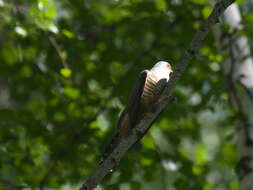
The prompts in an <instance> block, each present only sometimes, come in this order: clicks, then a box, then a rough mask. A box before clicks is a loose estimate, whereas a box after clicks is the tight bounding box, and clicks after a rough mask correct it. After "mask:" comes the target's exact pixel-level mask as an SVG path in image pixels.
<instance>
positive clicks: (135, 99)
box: [117, 70, 149, 136]
mask: <svg viewBox="0 0 253 190" xmlns="http://www.w3.org/2000/svg"><path fill="white" fill-rule="evenodd" d="M148 73H149V71H148V70H144V71H142V72H141V73H140V75H139V78H138V80H137V81H136V83H135V86H134V88H133V90H132V93H131V95H130V98H129V101H128V104H127V106H126V107H125V109H124V110H123V112H122V113H121V115H120V118H119V121H118V124H117V133H118V135H119V136H125V135H126V134H127V133H128V131H129V129H131V128H132V127H133V126H134V125H135V122H136V121H137V118H135V117H137V116H138V113H139V109H140V101H141V97H142V94H143V89H144V87H145V83H146V79H147V76H148Z"/></svg>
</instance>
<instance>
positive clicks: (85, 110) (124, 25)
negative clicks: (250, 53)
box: [0, 0, 253, 190]
mask: <svg viewBox="0 0 253 190" xmlns="http://www.w3.org/2000/svg"><path fill="white" fill-rule="evenodd" d="M239 3H241V4H240V6H241V8H242V9H243V8H244V9H245V10H246V11H245V12H244V14H243V18H244V20H245V22H246V23H247V22H248V23H250V22H252V18H253V14H252V13H250V11H248V12H247V10H248V9H246V8H247V7H246V8H245V7H244V5H243V4H242V2H239ZM211 8H212V3H210V1H206V0H192V1H184V0H171V1H168V0H73V1H70V0H61V1H56V0H37V1H35V0H8V1H7V0H0V18H1V21H0V124H1V125H0V190H9V189H12V190H13V189H40V190H43V189H45V190H46V189H50V190H53V189H62V190H72V189H77V188H78V187H80V185H81V183H82V182H83V181H84V180H85V179H86V178H87V177H88V175H89V174H91V173H92V171H93V170H94V169H95V168H96V167H97V165H98V162H99V160H100V158H101V153H102V152H103V150H104V149H105V145H106V144H108V143H109V141H110V139H111V137H112V136H113V134H114V127H115V124H116V122H117V119H118V116H119V113H120V111H121V110H122V109H123V107H124V105H125V104H126V102H127V100H128V95H129V94H130V92H131V89H132V84H133V83H134V81H135V80H136V78H137V76H138V73H139V72H140V71H142V70H144V69H148V68H151V67H152V66H153V65H154V64H155V63H156V62H157V61H159V60H165V61H168V62H170V63H171V65H172V67H173V66H175V64H176V63H177V61H178V60H179V58H180V56H181V55H182V54H183V53H184V51H185V48H186V47H187V45H188V44H189V42H190V41H191V39H192V37H193V35H194V34H195V32H196V30H197V29H198V27H199V26H200V24H201V23H202V22H203V21H204V20H205V19H206V18H207V16H208V15H209V13H210V12H211V10H212V9H211ZM220 25H222V24H220ZM223 28H224V30H226V28H227V27H223ZM242 32H244V33H245V34H251V35H252V34H253V30H252V28H250V27H245V28H244V30H243V31H242ZM223 59H224V57H223V56H222V55H220V53H219V52H218V50H217V47H216V43H215V39H214V36H213V34H212V33H210V34H209V35H208V38H207V39H206V40H205V42H204V45H203V46H202V47H201V49H200V50H199V52H198V53H197V55H196V57H195V59H194V60H192V61H191V63H190V66H189V68H188V69H187V71H186V72H185V73H184V75H183V77H182V79H181V80H180V82H179V83H178V84H177V86H176V89H175V91H174V96H175V97H176V98H177V102H176V103H173V104H169V105H168V107H167V108H166V109H165V110H164V111H163V112H162V114H161V115H160V116H159V118H158V119H157V121H156V122H155V124H154V125H153V127H152V128H151V130H150V132H149V133H148V134H147V135H146V136H145V138H144V139H143V140H142V142H141V147H140V148H139V149H138V150H137V151H136V150H132V151H130V152H129V153H128V154H127V155H126V156H125V157H124V158H123V159H122V161H121V163H120V165H119V166H118V169H117V170H116V171H115V172H114V173H113V174H111V175H109V176H107V177H106V178H105V179H104V180H103V181H102V183H101V184H100V185H99V187H98V188H97V189H109V190H110V189H120V190H130V189H134V190H135V189H145V190H150V189H161V190H185V189H188V190H191V189H192V190H202V189H204V190H224V189H231V190H237V189H238V182H237V179H236V175H235V172H234V167H235V164H236V161H237V156H236V149H235V139H234V133H235V131H234V129H235V123H236V118H238V117H239V116H238V113H237V111H236V110H233V109H232V108H231V107H230V104H229V98H228V94H227V89H228V87H227V85H226V80H225V78H224V76H223V74H222V70H221V63H222V60H223Z"/></svg>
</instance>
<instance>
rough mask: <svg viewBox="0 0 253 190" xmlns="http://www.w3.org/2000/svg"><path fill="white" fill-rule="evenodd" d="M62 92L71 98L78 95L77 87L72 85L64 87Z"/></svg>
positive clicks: (75, 97)
mask: <svg viewBox="0 0 253 190" xmlns="http://www.w3.org/2000/svg"><path fill="white" fill-rule="evenodd" d="M64 93H65V95H66V96H67V97H69V98H71V99H77V98H78V97H79V96H80V91H79V90H78V89H77V88H72V87H66V88H64Z"/></svg>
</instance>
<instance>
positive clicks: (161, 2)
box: [155, 0, 167, 11]
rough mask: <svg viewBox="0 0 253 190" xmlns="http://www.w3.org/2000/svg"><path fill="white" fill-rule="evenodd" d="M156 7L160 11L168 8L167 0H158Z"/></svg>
mask: <svg viewBox="0 0 253 190" xmlns="http://www.w3.org/2000/svg"><path fill="white" fill-rule="evenodd" d="M155 5H156V8H157V10H159V11H165V10H166V9H167V3H166V1H165V0H156V4H155Z"/></svg>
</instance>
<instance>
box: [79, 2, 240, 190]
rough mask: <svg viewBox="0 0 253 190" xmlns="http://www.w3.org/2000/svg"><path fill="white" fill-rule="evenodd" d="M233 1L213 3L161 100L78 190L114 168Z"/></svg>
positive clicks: (93, 184) (164, 102) (88, 187)
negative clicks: (213, 5) (211, 9)
mask: <svg viewBox="0 0 253 190" xmlns="http://www.w3.org/2000/svg"><path fill="white" fill-rule="evenodd" d="M234 1H235V0H220V1H218V2H217V3H216V4H215V7H214V9H213V11H212V13H211V15H210V16H209V17H208V19H207V20H206V21H205V22H204V23H203V24H202V26H201V27H200V29H199V30H198V31H197V33H196V34H195V36H194V37H193V40H192V41H191V43H190V45H189V47H188V49H187V50H186V51H185V53H184V55H183V56H182V58H181V59H180V61H179V63H178V64H177V65H176V66H175V69H174V72H173V74H172V77H171V79H170V80H169V83H168V85H167V86H166V89H165V91H164V92H163V94H162V96H161V100H160V101H159V102H158V103H157V104H156V106H155V107H154V109H152V112H149V113H147V114H146V115H145V117H144V118H143V120H141V121H140V123H139V124H138V125H137V126H136V127H135V128H134V129H133V130H132V132H131V134H130V135H129V136H127V137H126V138H123V139H122V140H121V142H120V143H119V144H118V145H117V146H116V147H115V149H114V151H113V152H112V153H111V154H110V155H109V156H108V158H107V159H106V160H105V161H104V162H103V163H102V164H101V165H100V166H99V167H98V168H97V169H96V170H95V171H94V173H93V174H92V175H91V176H90V177H89V178H88V179H87V181H86V182H85V183H84V184H83V185H82V187H81V188H80V190H91V189H93V188H95V187H96V186H97V184H98V183H99V182H100V181H101V180H102V178H103V177H104V176H105V175H107V174H108V173H109V172H110V171H111V170H112V168H114V166H115V164H118V163H119V161H120V160H121V158H122V157H123V156H124V154H125V153H126V151H127V150H128V149H129V148H130V147H131V146H132V145H133V144H134V142H136V140H137V139H138V138H139V135H138V134H140V133H144V132H145V131H146V130H147V129H148V128H149V126H150V125H151V124H152V122H153V121H154V120H155V118H156V117H157V116H158V115H159V114H160V112H161V111H162V110H163V109H164V108H165V106H166V105H167V104H168V98H166V97H168V96H171V94H172V90H173V88H174V87H175V85H176V83H177V82H178V80H179V79H180V77H181V75H182V74H183V72H184V71H185V69H186V67H187V66H188V64H189V61H190V60H191V59H192V58H193V56H194V55H195V53H196V52H197V50H198V49H199V47H200V46H201V44H202V42H203V40H204V39H205V37H206V36H207V34H208V32H209V31H210V29H211V28H212V26H213V25H215V24H216V23H217V21H218V18H219V17H220V15H221V14H222V13H223V12H224V11H225V9H226V8H227V7H228V6H229V5H230V4H232V3H233V2H234Z"/></svg>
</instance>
